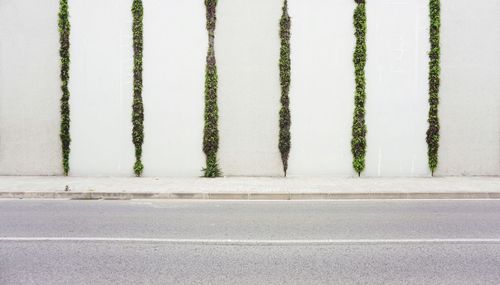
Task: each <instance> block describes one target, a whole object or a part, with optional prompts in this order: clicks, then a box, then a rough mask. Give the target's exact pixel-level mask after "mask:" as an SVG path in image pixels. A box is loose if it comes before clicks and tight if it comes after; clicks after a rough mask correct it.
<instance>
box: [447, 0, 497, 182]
mask: <svg viewBox="0 0 500 285" xmlns="http://www.w3.org/2000/svg"><path fill="white" fill-rule="evenodd" d="M441 2H442V3H441V6H442V17H441V19H442V30H441V64H442V70H441V78H442V82H441V105H440V118H441V149H440V153H439V157H440V164H439V167H438V174H440V175H500V22H499V17H500V2H499V1H495V0H477V1H474V2H471V1H467V0H441Z"/></svg>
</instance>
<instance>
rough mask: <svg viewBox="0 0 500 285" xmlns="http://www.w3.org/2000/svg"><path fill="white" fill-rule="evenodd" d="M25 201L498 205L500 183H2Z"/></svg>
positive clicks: (1, 194) (3, 194) (0, 191)
mask: <svg viewBox="0 0 500 285" xmlns="http://www.w3.org/2000/svg"><path fill="white" fill-rule="evenodd" d="M0 198H20V199H35V198H41V199H50V198H56V199H236V200H314V199H469V198H470V199H476V198H477V199H498V198H500V177H437V178H331V177H290V178H246V177H231V178H219V179H205V178H131V177H128V178H107V177H92V178H83V177H11V176H8V177H6V176H4V177H0Z"/></svg>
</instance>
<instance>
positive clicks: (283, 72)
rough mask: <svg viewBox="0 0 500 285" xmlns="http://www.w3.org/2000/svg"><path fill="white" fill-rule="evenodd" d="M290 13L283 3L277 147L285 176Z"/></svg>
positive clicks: (287, 147) (288, 113)
mask: <svg viewBox="0 0 500 285" xmlns="http://www.w3.org/2000/svg"><path fill="white" fill-rule="evenodd" d="M290 27H291V21H290V15H288V1H287V0H285V2H284V4H283V14H282V16H281V20H280V38H281V50H280V62H279V67H280V82H281V109H280V138H279V149H280V153H281V161H282V162H283V171H284V173H285V177H286V174H287V170H288V156H289V154H290V147H291V142H290V126H291V119H290V97H289V93H290V70H291V64H290Z"/></svg>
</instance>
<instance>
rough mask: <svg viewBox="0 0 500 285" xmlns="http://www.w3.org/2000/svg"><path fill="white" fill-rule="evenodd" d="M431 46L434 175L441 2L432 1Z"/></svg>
mask: <svg viewBox="0 0 500 285" xmlns="http://www.w3.org/2000/svg"><path fill="white" fill-rule="evenodd" d="M429 8H430V44H431V50H430V53H429V105H430V106H429V118H428V122H429V129H428V130H427V139H426V140H427V155H428V160H429V161H428V163H429V168H430V170H431V172H432V175H434V172H435V170H436V168H437V166H438V159H439V157H438V151H439V128H440V127H439V114H438V112H439V86H440V78H439V75H440V63H439V60H440V36H439V32H440V28H441V16H440V13H441V4H440V0H430V2H429Z"/></svg>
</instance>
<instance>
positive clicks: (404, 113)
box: [365, 0, 429, 176]
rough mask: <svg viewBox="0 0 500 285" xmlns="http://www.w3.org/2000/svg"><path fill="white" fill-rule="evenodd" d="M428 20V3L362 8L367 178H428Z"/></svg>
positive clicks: (389, 1)
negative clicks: (364, 18)
mask: <svg viewBox="0 0 500 285" xmlns="http://www.w3.org/2000/svg"><path fill="white" fill-rule="evenodd" d="M428 15H429V8H428V1H422V0H405V1H402V0H400V1H394V0H378V1H371V2H369V3H368V4H367V23H368V35H367V48H368V61H367V65H366V78H367V101H366V123H367V126H368V134H367V144H368V147H367V155H366V171H365V175H367V176H422V175H428V174H429V170H428V166H427V143H426V141H425V137H426V131H427V127H428V124H427V116H428V115H427V114H428V110H429V104H428V87H427V86H428V83H427V82H428V81H427V77H428V56H427V53H428V51H429V16H428Z"/></svg>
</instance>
